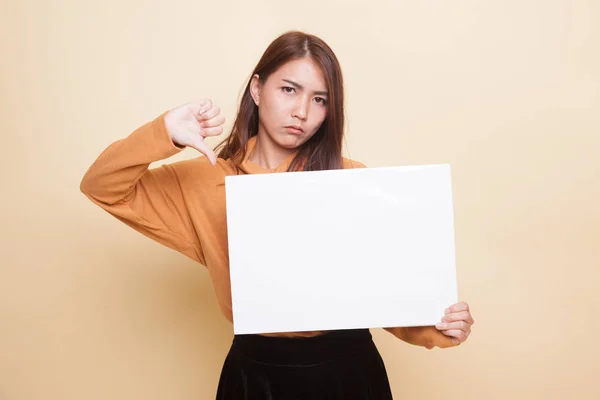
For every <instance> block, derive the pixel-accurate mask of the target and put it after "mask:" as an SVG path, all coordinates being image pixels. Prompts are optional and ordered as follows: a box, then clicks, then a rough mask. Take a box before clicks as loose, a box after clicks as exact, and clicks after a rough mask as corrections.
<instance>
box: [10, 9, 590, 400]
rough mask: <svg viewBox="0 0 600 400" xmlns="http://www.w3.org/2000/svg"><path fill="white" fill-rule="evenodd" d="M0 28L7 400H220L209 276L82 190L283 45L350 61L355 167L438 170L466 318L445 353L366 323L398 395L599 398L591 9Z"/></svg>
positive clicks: (62, 22) (205, 13)
mask: <svg viewBox="0 0 600 400" xmlns="http://www.w3.org/2000/svg"><path fill="white" fill-rule="evenodd" d="M0 19H1V21H0V32H1V34H0V43H1V53H0V54H1V60H2V61H1V62H0V69H1V74H0V79H1V80H0V96H1V98H0V101H1V106H2V111H1V112H0V124H1V128H2V134H1V136H0V137H1V139H0V140H1V143H0V144H1V146H2V150H3V156H2V158H1V163H2V168H1V171H2V196H1V199H2V200H1V201H2V207H1V208H0V212H1V213H2V214H1V216H2V219H1V221H2V223H1V225H0V226H1V233H2V237H1V239H2V241H1V246H0V247H1V248H0V257H1V258H0V398H1V399H3V400H42V399H43V400H66V399H87V400H93V399H107V398H110V399H115V400H117V399H147V400H155V399H156V400H158V399H161V400H162V399H169V400H170V399H177V400H183V399H190V400H192V399H210V398H213V397H214V394H215V391H216V385H217V380H218V375H219V372H220V369H221V365H222V362H223V360H224V357H225V355H226V352H227V350H228V348H229V345H230V342H231V339H232V328H231V326H230V325H229V324H228V323H227V322H226V321H225V319H224V318H223V317H222V316H221V314H220V312H219V310H218V308H217V304H216V301H215V298H214V295H213V292H212V287H211V284H210V281H209V277H208V274H207V273H206V271H205V269H204V268H203V267H202V266H200V265H199V264H195V263H194V262H192V261H191V260H188V259H187V258H185V257H184V256H183V255H180V254H178V253H176V252H174V251H172V250H170V249H167V248H166V247H162V246H161V245H159V244H156V243H154V242H152V241H151V240H150V239H147V238H145V237H144V236H142V235H140V234H138V233H137V232H135V231H133V230H132V229H130V228H128V227H127V226H125V225H124V224H122V223H121V222H119V221H117V220H116V219H115V218H113V217H111V216H109V215H108V214H107V213H106V212H104V211H102V210H101V209H99V208H98V207H96V206H94V205H93V204H92V203H91V202H90V201H88V200H87V199H86V198H85V196H83V194H81V193H80V191H79V182H80V180H81V178H82V176H83V174H84V172H85V170H86V169H87V167H88V166H89V165H90V164H91V163H92V162H93V161H94V159H95V158H96V157H97V156H98V155H99V154H100V152H101V151H102V150H103V149H104V148H105V147H106V146H108V145H109V144H110V143H111V142H113V141H115V140H117V139H120V138H122V137H124V136H126V135H128V134H129V133H130V132H131V131H133V130H134V129H135V128H137V127H138V126H140V125H141V124H143V123H145V122H146V121H148V120H150V119H152V118H154V117H156V116H158V115H159V114H160V113H161V112H163V111H165V110H168V109H170V108H173V107H175V106H177V105H179V104H182V103H185V102H187V101H190V100H196V99H200V98H204V97H209V98H211V99H212V100H213V101H214V102H215V103H216V104H217V105H219V106H221V108H222V112H223V113H224V115H225V116H226V118H227V123H226V126H225V128H226V132H228V130H229V128H230V127H231V123H232V121H233V117H234V115H235V112H236V108H237V100H238V98H239V94H240V92H241V90H242V88H243V87H244V85H245V83H246V81H247V79H248V78H249V74H250V73H251V71H252V68H253V67H254V65H255V64H256V62H257V61H258V59H259V57H260V55H261V54H262V52H263V51H264V50H265V48H266V46H267V45H268V44H269V43H270V42H271V41H272V40H273V39H275V38H276V37H277V36H278V35H280V34H281V33H283V32H285V31H288V30H292V29H300V30H304V31H306V32H309V33H313V34H316V35H318V36H320V37H322V38H323V39H324V40H326V41H327V42H328V43H329V44H330V45H331V46H332V48H333V49H334V51H335V52H336V54H337V55H338V57H339V59H340V61H341V65H342V68H343V72H344V78H345V82H346V94H347V104H346V105H347V108H346V111H347V118H348V136H347V143H346V146H345V148H346V150H345V151H346V155H349V156H350V157H352V158H354V159H357V160H359V161H362V162H364V163H366V164H367V165H369V166H371V167H378V166H393V165H410V164H427V163H446V162H447V163H450V164H451V166H452V172H453V191H454V204H455V229H456V254H457V272H458V283H459V295H460V299H461V300H464V301H467V302H468V303H469V304H470V305H471V307H472V312H473V316H474V318H475V320H476V323H475V325H474V326H473V333H472V335H471V337H470V338H469V340H468V341H467V343H465V344H463V345H462V346H460V347H458V348H453V349H447V350H441V349H435V350H427V349H425V348H421V347H415V346H411V345H409V344H406V343H404V342H401V341H399V340H397V339H396V338H395V337H393V336H392V335H391V334H389V333H387V332H385V331H383V330H374V335H375V340H376V343H377V344H378V346H379V348H380V350H381V353H382V355H383V358H384V360H385V361H386V364H387V367H388V372H389V376H390V380H391V384H392V386H393V391H394V394H395V396H396V397H397V398H399V399H463V400H467V399H567V398H569V399H575V398H576V399H595V398H600V381H599V380H598V377H597V374H598V366H597V363H598V359H599V357H600V351H599V346H598V331H599V328H600V322H599V321H600V318H599V311H600V307H599V303H600V301H599V299H598V296H597V291H598V289H599V288H600V250H599V241H600V207H599V205H600V161H599V159H600V156H599V154H600V99H599V89H600V25H599V24H598V21H599V20H600V3H598V2H597V1H593V0H588V1H584V0H579V1H573V0H571V1H569V0H546V1H542V0H539V1H535V0H518V1H517V0H506V1H475V0H470V1H441V0H440V1H433V0H427V1H418V2H417V1H413V2H407V1H402V2H399V1H380V0H378V1H367V0H354V1H331V0H321V1H315V0H305V1H302V2H299V1H294V2H290V1H274V0H273V1H265V0H263V1H253V2H250V1H231V0H230V1H218V2H217V1H214V2H208V1H190V0H172V1H169V2H167V1H139V0H120V1H110V0H109V1H74V0H57V1H53V2H50V1H16V0H13V1H4V2H2V4H1V5H0ZM212 143H213V144H214V143H216V142H215V141H213V142H212ZM196 156H197V153H195V152H194V151H193V150H190V149H187V150H185V151H184V152H183V153H182V154H179V155H178V156H177V157H175V158H173V159H169V160H165V162H171V161H174V160H175V159H180V158H188V157H196Z"/></svg>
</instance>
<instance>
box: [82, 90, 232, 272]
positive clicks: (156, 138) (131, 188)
mask: <svg viewBox="0 0 600 400" xmlns="http://www.w3.org/2000/svg"><path fill="white" fill-rule="evenodd" d="M219 112H220V110H219V109H218V107H213V106H212V103H210V101H206V102H203V103H197V104H196V103H189V104H185V105H183V106H180V107H177V108H175V109H173V110H171V111H169V112H168V113H164V114H162V115H161V116H159V117H158V118H156V119H155V120H153V121H151V122H148V123H146V124H144V125H142V126H141V127H139V128H138V129H136V130H135V131H134V132H133V133H131V134H130V135H129V136H127V137H126V138H123V139H121V140H118V141H116V142H114V143H112V144H111V145H110V146H108V148H106V149H105V150H104V151H103V152H102V153H101V154H100V156H99V157H98V158H97V159H96V161H94V163H93V164H92V165H91V166H90V167H89V169H88V170H87V172H86V174H85V175H84V177H83V179H82V181H81V185H80V187H81V191H82V192H83V193H84V194H85V195H86V196H87V197H88V198H89V199H90V200H91V201H92V202H94V203H95V204H97V205H98V206H100V207H101V208H103V209H104V210H106V211H107V212H109V213H110V214H111V215H113V216H115V217H116V218H118V219H119V220H121V221H122V222H124V223H125V224H127V225H129V226H130V227H132V228H134V229H135V230H137V231H138V232H141V233H143V234H144V235H146V236H148V237H150V238H152V239H153V240H155V241H157V242H159V243H161V244H163V245H166V246H168V247H170V248H172V249H174V250H177V251H179V252H181V253H183V254H185V255H187V256H188V257H190V258H192V259H194V260H196V261H198V262H200V263H202V264H205V260H204V255H203V252H202V248H201V244H200V243H199V241H198V237H197V234H196V232H195V229H194V226H193V224H192V221H191V216H190V214H189V211H188V207H187V201H188V199H187V198H186V195H185V191H184V190H182V187H181V185H180V182H181V176H180V174H181V173H182V171H184V170H183V169H182V168H180V167H183V166H184V165H185V161H184V162H179V163H174V164H165V165H163V166H161V167H159V168H154V169H149V168H148V167H149V165H150V163H152V162H154V161H159V160H163V159H165V158H168V157H170V156H172V155H175V154H177V153H179V152H180V151H181V150H183V148H184V147H186V146H190V147H194V148H196V149H197V150H198V151H200V152H201V153H203V154H205V155H206V156H207V157H208V158H209V160H210V161H211V163H212V164H213V165H214V163H215V162H216V158H215V155H214V153H213V152H212V151H211V150H209V149H208V147H207V146H206V144H205V143H204V140H203V139H204V138H205V137H206V136H212V135H218V134H220V133H221V132H222V127H221V125H222V123H223V121H224V120H223V118H222V117H221V116H219Z"/></svg>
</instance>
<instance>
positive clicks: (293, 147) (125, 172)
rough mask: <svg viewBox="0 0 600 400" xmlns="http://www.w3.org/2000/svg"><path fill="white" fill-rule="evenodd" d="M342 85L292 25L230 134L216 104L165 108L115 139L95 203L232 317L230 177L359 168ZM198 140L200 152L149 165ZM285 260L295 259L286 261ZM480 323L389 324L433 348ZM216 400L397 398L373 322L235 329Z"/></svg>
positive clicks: (98, 164) (266, 58)
mask: <svg viewBox="0 0 600 400" xmlns="http://www.w3.org/2000/svg"><path fill="white" fill-rule="evenodd" d="M343 104H344V91H343V80H342V73H341V70H340V66H339V63H338V60H337V58H336V56H335V54H334V53H333V51H332V50H331V49H330V48H329V46H328V45H327V44H326V43H325V42H324V41H322V40H321V39H319V38H317V37H315V36H313V35H308V34H305V33H302V32H288V33H286V34H284V35H282V36H280V37H279V38H277V39H275V40H274V41H273V42H272V43H271V44H270V45H269V47H268V48H267V49H266V51H265V53H264V54H263V56H262V58H261V59H260V61H259V63H258V65H257V66H256V68H255V69H254V71H253V73H252V75H251V80H250V82H249V83H248V85H247V86H246V89H245V91H244V94H243V97H242V99H241V103H240V107H239V110H238V114H237V117H236V119H235V122H234V124H233V129H232V132H231V134H230V135H229V136H228V137H227V138H226V139H225V140H224V141H223V142H222V143H221V144H220V145H219V146H218V154H215V153H214V152H213V151H212V150H211V149H209V147H208V146H207V145H206V143H205V142H204V139H205V138H206V137H208V136H216V135H219V134H221V133H222V131H223V128H222V124H223V122H224V118H223V117H222V116H221V115H220V110H219V108H218V107H217V106H215V105H213V104H212V102H211V101H210V100H204V101H199V102H196V103H188V104H184V105H181V106H179V107H176V108H174V109H172V110H170V111H168V112H165V113H163V114H162V115H160V116H158V117H157V118H156V119H154V120H153V121H151V122H148V123H146V124H144V125H142V126H141V127H140V128H138V129H137V130H135V131H134V132H133V133H131V134H130V135H129V136H127V137H126V138H124V139H121V140H119V141H117V142H115V143H113V144H111V145H110V146H109V147H108V148H107V149H106V150H104V152H102V154H100V156H99V157H98V159H97V160H96V161H95V162H94V163H93V164H92V166H91V167H90V168H89V170H88V171H87V173H86V174H85V176H84V178H83V180H82V182H81V190H82V191H83V193H85V194H86V195H87V196H88V197H89V198H90V199H91V201H93V202H94V203H95V204H97V205H98V206H100V207H102V208H103V209H105V210H106V211H108V212H109V213H110V214H112V215H113V216H115V217H116V218H118V219H119V220H121V221H122V222H124V223H125V224H128V225H129V226H131V227H132V228H133V229H136V230H137V231H139V232H141V233H143V234H144V235H146V236H148V237H150V238H152V239H154V240H156V241H157V242H159V243H162V244H163V245H166V246H168V247H170V248H172V249H175V250H177V251H179V252H181V253H183V254H185V255H186V256H188V257H190V258H192V259H194V260H195V261H197V262H199V263H201V264H203V265H204V266H206V267H207V269H208V272H209V274H210V277H211V280H212V283H213V286H214V290H215V294H216V296H217V299H218V303H219V305H220V307H221V310H222V312H223V314H224V316H225V317H226V318H227V319H228V320H229V321H232V309H231V293H230V281H229V264H228V254H227V234H226V213H225V183H224V182H225V176H227V175H231V174H256V173H275V172H285V171H310V170H326V169H339V168H361V167H364V165H362V164H361V163H359V162H356V161H352V160H349V159H346V158H344V157H342V140H343V134H344V108H343ZM185 147H192V148H194V149H196V150H198V151H199V152H200V153H202V154H203V155H204V156H200V157H198V158H195V159H191V160H186V161H179V162H174V163H171V164H166V165H163V166H161V167H159V168H153V169H149V168H148V167H149V164H150V163H151V162H154V161H158V160H162V159H165V158H167V157H169V156H172V155H174V154H176V153H178V152H180V151H181V150H182V149H183V148H185ZM282 262H285V260H282ZM473 323H474V321H473V318H472V317H471V314H470V311H469V307H468V305H467V304H466V303H463V302H460V303H457V304H454V305H450V307H449V308H448V309H447V310H446V315H445V316H444V317H443V319H442V321H440V323H439V324H438V325H436V326H424V327H409V328H403V327H390V328H386V330H387V331H389V332H390V333H392V334H394V335H395V336H396V337H398V338H399V339H401V340H403V341H405V342H408V343H411V344H414V345H418V346H424V347H426V348H433V347H435V346H437V347H451V346H456V345H459V344H460V343H461V342H463V341H465V340H466V339H467V337H468V336H469V333H470V331H471V325H472V324H473ZM217 398H218V399H316V398H327V399H389V398H391V391H390V387H389V383H388V378H387V374H386V371H385V366H384V364H383V361H382V359H381V357H380V355H379V353H378V350H377V348H376V347H375V345H374V343H373V341H372V338H371V334H370V332H369V330H368V329H355V330H342V331H333V332H331V331H329V332H296V333H279V334H264V335H236V336H235V337H234V340H233V344H232V346H231V349H230V351H229V354H228V356H227V358H226V360H225V363H224V366H223V369H222V373H221V379H220V382H219V387H218V391H217Z"/></svg>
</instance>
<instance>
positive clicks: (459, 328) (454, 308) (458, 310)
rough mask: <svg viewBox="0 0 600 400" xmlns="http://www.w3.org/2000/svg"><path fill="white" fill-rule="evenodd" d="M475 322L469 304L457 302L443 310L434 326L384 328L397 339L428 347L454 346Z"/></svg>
mask: <svg viewBox="0 0 600 400" xmlns="http://www.w3.org/2000/svg"><path fill="white" fill-rule="evenodd" d="M474 323H475V321H474V320H473V317H472V316H471V311H470V308H469V305H468V304H467V303H465V302H459V303H456V304H453V305H451V306H450V307H448V308H447V309H446V310H445V315H444V317H442V319H441V321H440V322H439V323H438V324H436V325H435V326H411V327H396V328H384V329H385V330H386V331H388V332H390V333H391V334H393V335H394V336H396V337H397V338H398V339H401V340H403V341H405V342H407V343H410V344H414V345H416V346H423V347H426V348H428V349H432V348H434V347H440V348H446V347H454V346H458V345H460V344H461V343H463V342H464V341H465V340H467V338H468V337H469V335H470V334H471V326H472V325H473V324H474Z"/></svg>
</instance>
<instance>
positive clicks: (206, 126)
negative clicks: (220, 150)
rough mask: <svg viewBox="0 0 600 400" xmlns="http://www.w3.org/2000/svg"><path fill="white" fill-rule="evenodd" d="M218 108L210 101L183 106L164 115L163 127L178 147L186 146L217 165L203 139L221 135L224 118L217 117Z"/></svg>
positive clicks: (214, 156)
mask: <svg viewBox="0 0 600 400" xmlns="http://www.w3.org/2000/svg"><path fill="white" fill-rule="evenodd" d="M220 112H221V110H220V109H219V107H216V106H213V104H212V101H210V100H204V101H200V102H197V103H196V102H194V103H187V104H183V105H181V106H179V107H177V108H174V109H172V110H171V111H169V112H168V113H167V114H166V115H165V126H166V128H167V131H168V132H169V135H170V136H171V140H172V141H173V143H175V144H176V145H178V146H188V147H192V148H194V149H196V150H198V151H199V152H200V153H202V154H204V155H205V156H206V157H208V159H209V161H210V163H211V164H212V165H215V164H216V163H217V156H216V155H215V153H214V152H213V151H212V150H211V149H210V148H209V147H208V146H207V145H206V143H205V142H204V138H206V137H207V136H217V135H220V134H221V133H223V126H222V125H223V122H225V118H224V117H223V116H222V115H219V113H220Z"/></svg>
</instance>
